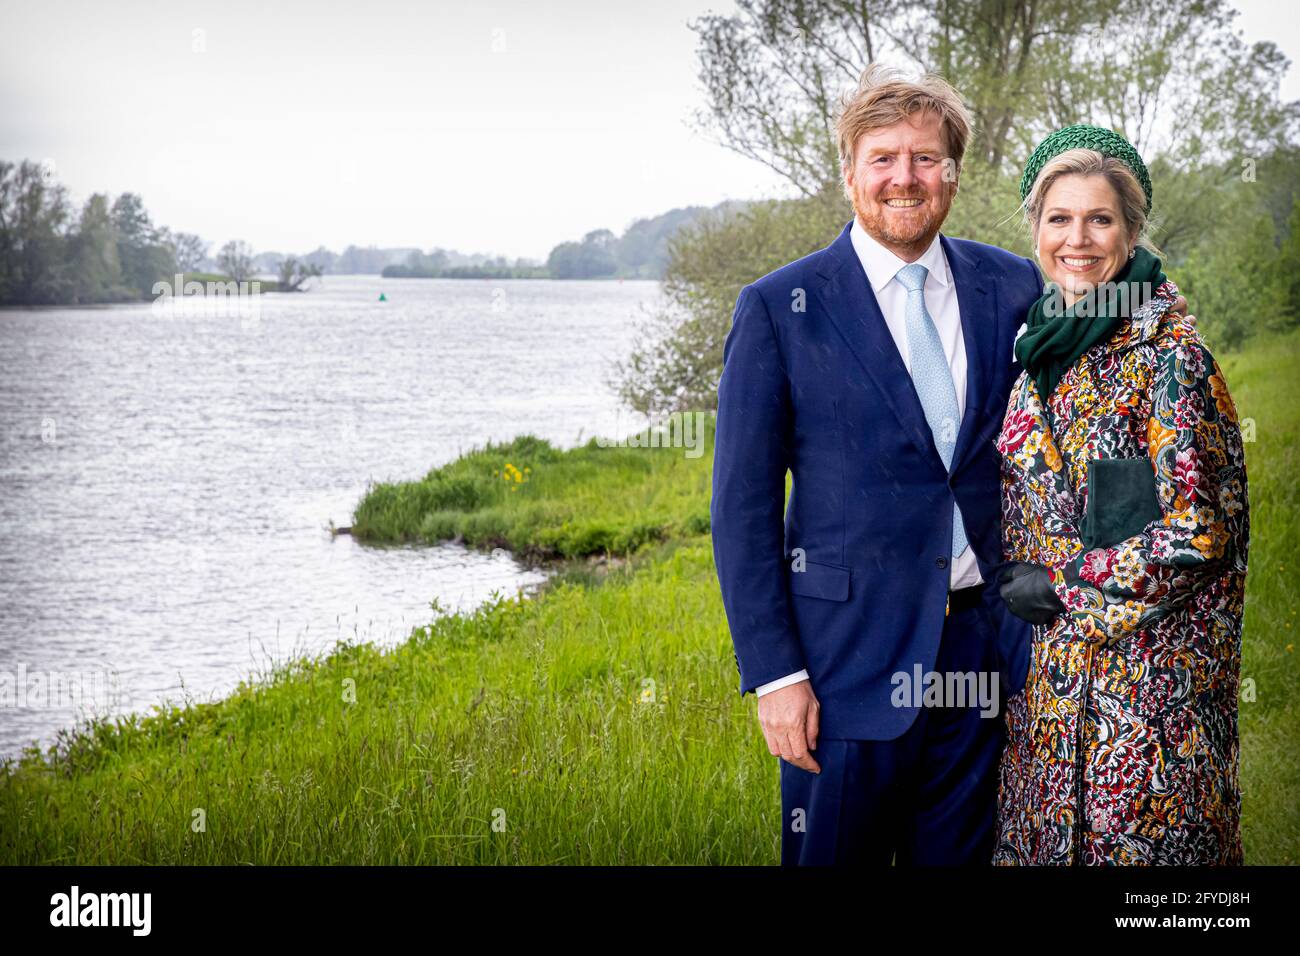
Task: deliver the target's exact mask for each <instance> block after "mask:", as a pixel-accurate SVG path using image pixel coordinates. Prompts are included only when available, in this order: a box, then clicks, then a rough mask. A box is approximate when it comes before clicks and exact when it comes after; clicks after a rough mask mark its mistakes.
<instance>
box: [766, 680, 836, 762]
mask: <svg viewBox="0 0 1300 956" xmlns="http://www.w3.org/2000/svg"><path fill="white" fill-rule="evenodd" d="M821 709H822V705H821V704H819V703H817V698H816V697H815V696H814V695H813V692H812V684H811V683H809V682H808V681H806V680H801V681H799V682H798V683H794V684H790V685H789V686H788V687H782V688H781V689H780V690H774V691H772V693H770V694H764V695H763V696H762V697H760V698H759V699H758V722H759V724H760V725H761V726H762V728H763V737H764V739H766V740H767V750H768V753H770V754H771V755H772V756H773V757H780V758H781V759H782V760H784V761H786V763H790V764H793V765H794V766H796V767H799V768H800V769H803V770H807V771H810V772H811V773H821V772H822V768H821V764H819V763H817V761H816V760H814V759H813V756H812V754H810V753H809V752H808V751H810V750H816V749H817V729H818V716H819V714H820V713H821Z"/></svg>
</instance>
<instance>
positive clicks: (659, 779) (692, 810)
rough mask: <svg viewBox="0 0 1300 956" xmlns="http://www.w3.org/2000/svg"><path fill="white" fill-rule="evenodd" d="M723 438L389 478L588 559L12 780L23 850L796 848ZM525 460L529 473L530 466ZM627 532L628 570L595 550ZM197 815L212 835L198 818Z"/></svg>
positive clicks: (1287, 704) (1241, 395)
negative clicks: (712, 520)
mask: <svg viewBox="0 0 1300 956" xmlns="http://www.w3.org/2000/svg"><path fill="white" fill-rule="evenodd" d="M1297 346H1300V336H1295V335H1293V336H1289V337H1287V338H1282V339H1275V340H1272V341H1269V342H1261V343H1259V344H1258V345H1257V346H1255V347H1253V348H1251V349H1250V350H1248V351H1247V352H1244V353H1241V354H1240V355H1237V356H1233V357H1231V358H1229V359H1226V360H1225V361H1224V363H1223V364H1224V366H1225V371H1226V373H1227V377H1228V381H1229V384H1230V386H1231V388H1232V390H1233V394H1234V396H1235V398H1236V400H1237V404H1238V407H1239V409H1240V411H1241V414H1242V415H1243V416H1246V417H1248V418H1252V419H1253V420H1254V428H1255V439H1256V440H1255V441H1254V442H1252V443H1251V444H1249V445H1248V446H1247V447H1248V456H1249V462H1248V467H1249V478H1250V484H1251V488H1250V494H1251V506H1252V542H1251V562H1250V566H1251V570H1250V576H1249V597H1248V600H1247V617H1246V645H1245V656H1244V661H1243V667H1242V671H1243V676H1244V677H1247V678H1251V679H1253V680H1254V682H1255V688H1256V691H1255V696H1256V699H1255V700H1254V701H1244V702H1243V703H1242V705H1241V727H1242V753H1243V774H1242V783H1243V789H1244V792H1245V816H1244V830H1245V839H1246V853H1247V860H1248V861H1249V862H1252V863H1296V862H1300V860H1298V859H1297V857H1298V856H1300V849H1298V847H1300V814H1298V813H1297V810H1296V795H1297V793H1300V753H1298V751H1297V747H1296V746H1295V739H1296V731H1297V710H1296V707H1297V705H1296V701H1295V691H1294V688H1295V687H1296V686H1297V676H1300V675H1298V671H1297V664H1296V654H1295V653H1294V646H1293V643H1292V642H1293V641H1294V640H1295V628H1296V624H1295V621H1296V620H1297V618H1296V616H1295V610H1294V607H1295V600H1294V598H1293V597H1291V591H1292V590H1293V589H1290V588H1288V587H1287V581H1288V574H1289V573H1290V572H1292V571H1293V570H1294V566H1293V565H1292V564H1290V563H1289V560H1290V559H1289V557H1288V556H1289V555H1292V554H1294V551H1295V547H1296V545H1297V543H1298V542H1297V540H1296V538H1297V535H1298V534H1300V520H1297V519H1300V514H1297V506H1296V503H1295V500H1294V496H1293V495H1292V488H1293V486H1294V483H1295V480H1294V475H1296V474H1297V468H1300V461H1297V457H1298V455H1300V451H1298V449H1300V434H1297V431H1298V425H1297V418H1298V417H1300V415H1298V413H1297V409H1296V407H1295V403H1294V401H1293V400H1291V398H1290V396H1289V389H1288V385H1287V383H1288V381H1289V375H1290V373H1291V370H1292V368H1294V364H1295V359H1296V357H1297V352H1298V351H1300V349H1298V348H1297ZM711 461H712V455H711V451H710V450H709V449H707V448H706V450H705V453H704V454H703V455H702V456H700V457H698V458H688V457H686V455H685V454H684V453H683V449H680V448H676V449H674V448H663V449H617V448H598V447H596V446H594V445H591V446H587V447H584V448H580V449H575V450H572V451H565V452H558V451H556V450H554V449H551V448H549V446H547V445H545V443H543V442H540V441H538V440H536V439H531V438H522V439H518V440H516V441H515V442H512V443H510V444H508V445H501V446H491V447H489V448H486V449H482V450H480V451H477V452H473V453H471V454H469V455H466V456H464V457H463V458H461V459H458V460H457V461H456V462H453V463H451V464H450V465H448V466H446V467H444V468H441V469H437V470H435V471H433V472H431V473H430V474H429V475H428V476H426V477H425V478H424V479H422V480H420V481H417V482H411V483H406V484H397V485H381V486H377V487H376V488H374V489H372V490H371V492H370V494H369V495H368V496H367V497H366V499H365V500H364V501H363V502H362V504H361V505H360V507H359V508H358V511H357V515H356V522H355V525H354V533H356V534H357V535H358V536H360V537H361V538H363V539H369V540H376V541H378V540H435V539H440V538H450V537H454V536H457V535H459V536H461V537H463V538H464V539H465V540H466V541H467V542H470V543H473V544H477V545H479V546H481V547H495V546H504V547H509V548H512V549H514V550H516V551H519V552H520V553H524V554H528V555H531V556H534V557H536V558H556V557H560V558H568V559H570V564H569V565H568V566H567V568H568V569H567V570H566V571H565V572H564V573H562V574H560V575H558V576H557V578H556V579H555V581H554V582H553V583H552V585H551V586H550V587H548V588H547V589H546V590H545V591H544V592H543V593H542V594H540V595H539V596H537V597H536V598H533V599H526V600H515V599H510V598H501V599H498V600H496V601H494V602H491V603H490V604H489V605H487V606H485V607H483V608H481V609H480V610H478V611H477V612H474V613H472V614H467V615H457V616H452V617H440V618H438V619H437V620H435V621H433V622H432V623H431V624H429V625H428V626H427V627H423V628H420V629H417V630H416V631H415V632H414V633H413V634H412V636H411V638H410V640H409V641H408V642H406V643H405V644H403V645H402V646H400V647H398V648H396V649H393V650H391V651H388V652H380V651H377V650H375V649H374V648H372V647H370V646H369V645H364V644H362V645H340V646H339V647H338V649H337V650H336V651H335V652H334V653H333V654H332V655H331V656H329V657H326V658H323V659H318V660H314V661H304V662H300V663H297V664H294V665H291V666H289V667H287V668H285V669H284V670H282V671H280V672H278V673H277V674H275V675H274V676H273V677H272V678H270V679H269V680H267V681H266V682H264V683H263V684H260V685H258V686H256V687H244V688H241V690H240V691H239V692H238V693H236V694H234V695H233V696H232V697H230V698H228V699H226V700H224V701H220V702H217V703H212V704H199V705H195V706H190V707H185V708H180V709H172V710H169V711H168V712H166V713H160V714H157V715H156V716H152V717H149V718H145V719H138V720H135V721H131V722H130V723H126V724H120V725H118V726H113V727H110V726H107V725H101V726H99V727H96V728H92V729H91V730H90V731H89V732H87V733H85V734H83V735H80V736H77V737H74V738H72V739H70V740H68V741H66V742H65V743H64V744H63V745H62V746H61V747H59V748H58V750H57V752H56V753H55V754H53V755H46V756H45V757H38V756H37V755H29V756H28V757H27V758H26V759H25V760H24V761H23V762H22V763H21V765H19V766H16V767H13V768H11V772H10V773H9V774H7V775H4V776H2V777H0V845H2V849H0V861H3V862H6V863H16V862H23V863H32V862H66V863H71V862H76V863H83V864H94V863H137V862H147V863H178V862H197V863H244V862H248V863H342V862H346V863H775V862H776V861H777V859H778V858H779V839H778V826H779V815H780V803H779V796H778V790H777V772H778V771H777V766H776V763H775V761H774V760H773V758H772V757H770V756H769V755H768V754H767V751H766V748H765V747H764V745H763V743H762V741H761V737H760V734H759V732H758V728H757V726H756V723H755V721H754V718H753V713H754V702H753V698H752V697H749V698H746V699H745V700H743V701H742V700H741V699H740V698H739V696H738V695H737V694H736V671H735V664H734V661H733V660H732V652H731V643H730V639H729V638H728V635H727V629H726V622H725V618H724V616H723V612H722V606H721V602H720V600H719V598H718V593H717V584H716V579H715V577H714V573H713V565H712V556H711V552H710V544H709V537H708V533H707V526H708V520H707V515H708V489H709V479H710V463H711ZM507 465H509V467H507ZM607 551H612V552H615V553H616V554H620V555H621V556H622V557H623V558H625V559H626V560H625V561H618V562H609V563H606V564H604V565H601V566H600V568H601V572H600V573H598V572H597V570H596V566H594V565H592V564H591V563H590V561H587V560H583V559H584V557H586V556H594V555H597V554H602V553H604V552H607ZM198 821H201V822H202V824H203V826H202V828H199V826H198Z"/></svg>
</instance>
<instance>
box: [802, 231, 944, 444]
mask: <svg viewBox="0 0 1300 956" xmlns="http://www.w3.org/2000/svg"><path fill="white" fill-rule="evenodd" d="M852 226H853V222H852V220H850V221H849V224H848V225H847V226H845V227H844V231H843V232H841V233H840V236H839V238H838V239H836V240H835V241H834V242H833V243H831V245H830V246H828V247H827V249H826V252H825V253H824V254H823V256H822V262H821V264H820V265H819V266H818V268H817V273H818V275H819V276H820V277H821V279H822V285H821V288H820V290H819V297H820V299H821V304H822V307H823V308H824V309H825V310H826V314H827V315H829V316H830V319H831V321H832V322H833V323H834V324H835V327H836V328H837V329H838V330H839V332H840V335H842V336H843V337H844V341H845V342H847V343H848V346H849V351H850V352H852V353H853V356H854V357H855V358H856V359H857V360H858V364H859V365H861V366H862V368H863V370H864V371H865V372H866V373H867V375H868V377H870V379H871V381H872V382H874V383H875V386H876V388H877V389H879V390H880V393H881V396H882V397H883V398H884V400H885V404H886V405H887V406H888V407H889V410H890V411H891V412H893V414H894V417H895V418H897V419H898V424H899V426H900V427H901V428H902V430H903V433H904V434H905V435H907V437H908V438H909V439H911V441H912V443H913V444H914V445H916V447H917V448H918V449H920V451H921V453H922V454H924V455H932V456H934V461H935V463H936V464H937V465H938V466H939V467H940V468H942V467H943V459H941V458H940V457H939V450H938V449H937V448H935V445H934V437H933V436H932V435H931V434H930V426H929V424H928V423H927V422H926V420H925V410H924V409H923V408H922V407H921V400H920V399H919V398H917V396H916V389H915V387H913V385H912V377H911V376H910V375H908V373H907V366H905V365H904V364H903V357H902V356H901V355H899V354H898V346H897V345H896V344H895V343H894V338H893V336H892V335H890V334H889V326H888V325H886V324H885V317H884V315H883V314H881V311H880V305H879V303H877V302H876V295H875V293H874V292H872V291H871V284H870V283H869V282H868V281H867V274H866V272H865V271H863V269H862V264H861V263H860V262H859V261H858V257H857V253H856V252H855V251H854V249H853V241H852V240H851V239H850V238H849V230H850V229H851V228H852Z"/></svg>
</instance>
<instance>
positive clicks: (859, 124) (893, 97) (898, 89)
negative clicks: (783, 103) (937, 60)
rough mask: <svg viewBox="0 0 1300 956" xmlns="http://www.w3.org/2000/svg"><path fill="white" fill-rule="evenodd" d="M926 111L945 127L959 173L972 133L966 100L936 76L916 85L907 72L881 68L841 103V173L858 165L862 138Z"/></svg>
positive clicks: (865, 74) (872, 68)
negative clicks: (855, 157)
mask: <svg viewBox="0 0 1300 956" xmlns="http://www.w3.org/2000/svg"><path fill="white" fill-rule="evenodd" d="M921 110H933V111H934V112H935V113H936V114H938V116H939V120H940V121H941V122H942V124H943V138H944V147H945V149H947V151H948V156H949V158H951V159H952V161H953V163H954V164H955V167H956V169H955V171H956V172H960V171H961V161H962V157H964V156H965V155H966V143H967V142H968V141H969V140H970V133H971V119H970V113H969V112H968V111H967V109H966V104H965V103H963V102H962V99H961V96H959V95H958V93H957V91H956V90H954V89H953V88H952V86H951V85H950V84H949V83H948V81H947V80H945V79H944V78H943V77H941V76H939V75H938V74H937V73H926V74H925V75H924V76H922V77H921V78H920V79H919V80H915V81H913V80H909V79H908V78H907V76H906V75H905V74H904V73H903V72H902V71H900V70H897V69H894V68H893V67H889V66H885V65H884V64H882V63H872V64H869V65H868V66H867V68H866V69H865V70H863V71H862V76H861V78H860V79H859V80H858V86H857V89H855V90H854V91H853V92H852V93H846V94H845V95H844V96H842V97H841V98H840V115H839V118H838V119H837V120H836V121H835V132H836V134H837V135H838V137H839V148H840V165H841V167H843V166H852V165H853V150H854V148H855V147H856V146H857V142H858V138H859V137H860V136H861V135H862V134H863V133H866V132H868V131H870V130H873V129H882V128H883V127H886V126H892V125H893V124H895V123H897V122H898V121H899V120H903V119H907V118H908V117H909V116H911V115H912V114H913V113H917V112H920V111H921ZM846 191H847V186H846ZM850 198H852V197H850Z"/></svg>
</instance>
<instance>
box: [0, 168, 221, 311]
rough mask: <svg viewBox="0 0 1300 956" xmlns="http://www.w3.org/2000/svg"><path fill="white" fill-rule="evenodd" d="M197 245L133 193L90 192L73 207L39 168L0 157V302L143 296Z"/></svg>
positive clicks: (189, 263)
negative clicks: (157, 219) (158, 220)
mask: <svg viewBox="0 0 1300 956" xmlns="http://www.w3.org/2000/svg"><path fill="white" fill-rule="evenodd" d="M204 248H205V247H204V245H203V243H202V241H201V240H200V239H199V237H198V236H195V235H192V234H190V233H184V232H172V231H171V230H169V229H167V228H165V227H161V226H155V225H154V224H153V223H152V222H151V221H150V219H149V214H148V213H147V212H146V211H145V208H144V203H143V202H142V201H141V199H140V197H139V196H137V195H136V194H135V193H129V192H128V193H122V194H121V195H120V196H118V197H117V198H116V199H110V198H109V197H108V196H107V195H105V194H103V193H95V194H94V195H92V196H91V197H90V198H89V199H87V200H86V202H85V203H84V204H83V205H82V207H81V209H80V210H74V209H73V208H72V206H71V203H70V201H69V199H68V195H67V190H66V188H65V187H64V186H62V185H61V184H59V183H57V182H55V181H54V177H53V175H52V171H51V170H50V169H49V168H48V167H47V166H44V165H42V164H39V163H35V162H32V161H31V160H23V161H22V162H19V163H12V162H7V161H4V160H0V305H56V304H80V303H92V302H129V301H132V300H138V299H147V298H150V297H151V296H152V289H153V284H154V283H155V282H157V281H159V280H161V279H170V278H172V277H173V276H174V275H175V274H176V273H177V272H178V271H184V270H186V269H189V268H193V266H194V265H195V264H196V263H197V262H198V261H199V260H200V259H201V258H202V257H203V254H204Z"/></svg>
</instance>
